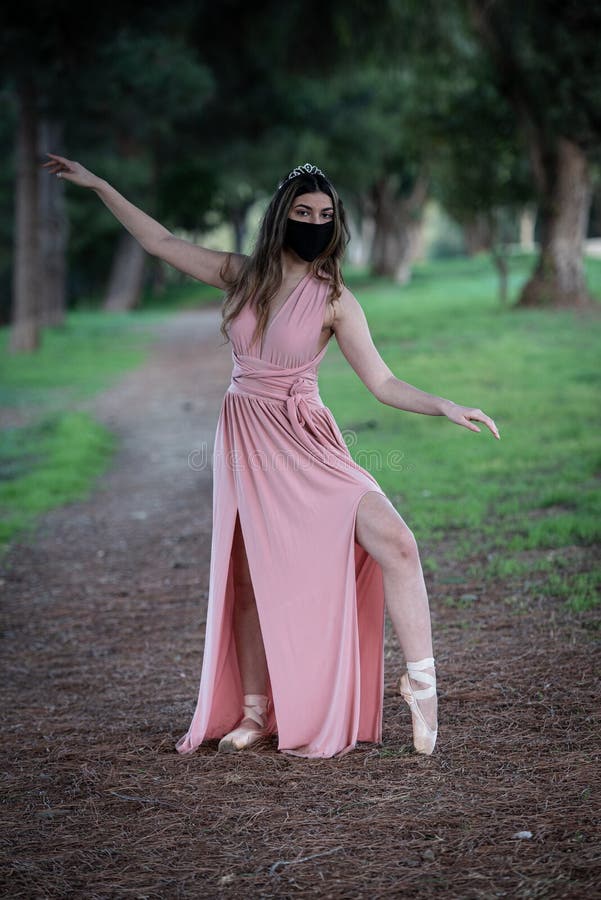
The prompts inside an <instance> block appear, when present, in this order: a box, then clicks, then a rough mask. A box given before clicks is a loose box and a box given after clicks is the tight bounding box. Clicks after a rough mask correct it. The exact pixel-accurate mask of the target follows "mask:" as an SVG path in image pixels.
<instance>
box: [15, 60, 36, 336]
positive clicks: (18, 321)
mask: <svg viewBox="0 0 601 900" xmlns="http://www.w3.org/2000/svg"><path fill="white" fill-rule="evenodd" d="M17 104H18V121H17V135H16V184H15V244H14V262H13V297H12V323H11V333H10V341H9V350H10V351H11V352H12V353H22V352H31V351H33V350H36V349H37V348H38V347H39V344H40V322H39V297H38V293H39V284H40V278H39V247H38V165H37V162H38V159H37V143H38V142H37V131H38V127H37V108H36V92H35V88H34V85H33V81H32V79H31V77H30V76H29V75H23V76H22V77H21V78H20V79H19V81H18V84H17Z"/></svg>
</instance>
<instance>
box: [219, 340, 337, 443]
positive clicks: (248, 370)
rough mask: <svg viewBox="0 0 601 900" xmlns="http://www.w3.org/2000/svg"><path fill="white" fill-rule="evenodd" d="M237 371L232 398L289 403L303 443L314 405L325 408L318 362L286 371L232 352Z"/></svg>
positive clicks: (229, 391) (231, 388) (232, 383)
mask: <svg viewBox="0 0 601 900" xmlns="http://www.w3.org/2000/svg"><path fill="white" fill-rule="evenodd" d="M232 358H233V360H234V367H233V370H232V380H231V383H230V386H229V388H228V393H230V394H246V395H247V396H251V397H262V398H264V399H266V400H279V401H282V402H283V403H285V405H286V410H287V412H288V418H289V419H290V422H291V424H292V427H293V428H294V431H295V432H296V433H297V435H298V436H299V437H300V438H301V439H302V436H303V432H302V429H303V427H309V428H310V427H311V426H312V420H311V405H314V406H322V407H323V406H324V403H323V401H322V399H321V397H320V396H319V387H318V382H317V372H316V371H315V361H314V360H310V361H309V362H308V363H305V364H304V365H302V366H296V367H294V368H288V369H287V368H283V367H281V366H276V365H274V364H273V363H269V362H266V361H265V360H262V359H259V358H258V357H254V356H244V355H239V354H236V353H235V352H234V351H232Z"/></svg>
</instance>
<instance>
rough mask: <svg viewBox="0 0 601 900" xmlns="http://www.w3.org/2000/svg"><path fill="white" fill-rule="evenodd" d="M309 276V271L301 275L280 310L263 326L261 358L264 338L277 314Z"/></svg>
mask: <svg viewBox="0 0 601 900" xmlns="http://www.w3.org/2000/svg"><path fill="white" fill-rule="evenodd" d="M310 274H311V272H310V271H309V272H307V273H306V274H305V275H303V277H302V278H301V280H300V281H299V282H298V283H297V284H295V286H294V287H293V288H292V290H291V291H290V293H289V294H288V296H287V297H286V299H285V300H284V302H283V303H282V305H281V306H280V308H279V309H278V310H276V313H275V315H274V316H272V318H271V321H270V322H268V323H267V325H266V326H265V331H264V332H263V339H262V341H261V351H260V355H261V356H263V346H264V344H265V338H266V336H267V332H268V331H269V329H270V328H271V326H272V325H273V323H274V322H275V320H276V319H277V317H278V316H279V314H280V313H281V311H282V310H283V309H284V307H285V306H286V305H287V303H288V301H289V300H290V298H291V297H292V296H293V295H294V294H295V293H296V291H297V290H298V289H299V287H300V286H301V284H302V283H303V281H304V280H305V279H306V278H308V277H309V275H310Z"/></svg>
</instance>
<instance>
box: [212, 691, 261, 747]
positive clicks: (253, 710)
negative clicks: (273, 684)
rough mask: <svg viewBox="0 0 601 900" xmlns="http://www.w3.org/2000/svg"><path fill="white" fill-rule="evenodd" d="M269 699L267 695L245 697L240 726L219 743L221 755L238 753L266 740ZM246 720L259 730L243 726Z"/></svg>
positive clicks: (246, 695) (248, 695)
mask: <svg viewBox="0 0 601 900" xmlns="http://www.w3.org/2000/svg"><path fill="white" fill-rule="evenodd" d="M268 704H269V698H268V697H266V696H265V694H245V695H244V707H243V709H244V715H243V717H242V720H241V722H240V724H239V725H237V726H236V728H234V730H233V731H230V732H229V734H226V735H225V736H224V737H222V738H221V740H220V741H219V746H218V748H217V749H218V751H219V752H221V753H224V752H225V753H236V752H238V750H246V749H247V748H248V747H252V746H254V745H255V744H258V743H260V742H262V741H264V740H265V737H266V732H265V725H266V722H267V707H268ZM245 719H252V721H253V722H255V723H256V724H257V725H258V726H259V728H253V727H252V726H250V725H243V724H242V723H243V722H244V720H245Z"/></svg>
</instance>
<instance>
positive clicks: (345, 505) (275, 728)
mask: <svg viewBox="0 0 601 900" xmlns="http://www.w3.org/2000/svg"><path fill="white" fill-rule="evenodd" d="M328 293H329V284H328V282H327V281H321V280H320V279H318V278H316V277H315V276H313V275H311V274H310V273H309V274H308V275H306V276H305V277H304V278H303V279H302V280H301V282H300V283H299V284H298V285H297V286H296V288H295V289H294V290H293V291H292V293H291V294H290V295H289V296H288V298H287V299H286V301H285V303H284V305H283V306H281V307H280V308H279V309H278V310H277V311H276V313H275V316H273V318H272V319H271V321H270V322H269V323H268V327H267V331H266V333H265V335H264V338H263V347H262V349H261V351H260V352H259V348H258V345H257V344H255V346H254V347H253V348H251V347H250V341H251V339H252V332H253V329H254V326H255V322H256V319H255V313H254V310H253V308H252V307H251V306H250V305H249V304H247V305H246V306H245V307H244V308H243V310H242V312H241V313H240V314H239V315H238V316H237V317H236V319H235V320H234V321H233V322H232V323H231V324H230V338H231V341H232V359H233V363H234V365H233V371H232V380H231V384H230V386H229V388H228V390H227V392H226V394H225V396H224V399H223V403H222V406H221V409H220V412H219V418H218V421H217V429H216V433H215V445H214V450H213V532H212V542H211V565H210V575H209V599H208V613H207V623H206V636H205V645H204V655H203V663H202V672H201V678H200V689H199V693H198V701H197V704H196V710H195V712H194V715H193V718H192V721H191V723H190V727H189V729H188V731H187V733H186V734H185V735H183V736H182V737H181V738H180V739H179V740H178V742H177V744H176V745H175V746H176V749H177V750H178V751H179V752H180V753H191V752H192V751H194V750H195V749H196V748H197V747H198V746H199V745H200V744H201V743H202V742H203V741H204V740H208V739H214V738H221V737H223V735H225V734H227V733H228V732H229V731H231V730H232V729H233V728H234V727H235V726H236V725H237V724H238V723H239V721H240V718H241V715H242V700H243V691H242V686H241V681H240V673H239V669H238V662H237V654H236V647H235V642H234V631H233V625H232V612H233V606H234V585H233V576H232V566H231V548H232V539H233V534H234V526H235V522H236V513H238V514H239V517H240V526H241V529H242V534H243V537H244V544H245V547H246V554H247V558H248V564H249V569H250V574H251V579H252V583H253V588H254V594H255V599H256V604H257V610H258V615H259V621H260V625H261V632H262V636H263V642H264V646H265V654H266V658H267V666H268V671H269V682H270V684H269V687H268V694H269V697H270V699H271V703H270V705H269V707H268V709H269V715H268V723H267V728H268V731H269V733H271V734H277V738H278V744H277V749H278V750H280V751H282V752H284V753H288V754H292V755H295V756H303V757H331V756H342V755H343V754H345V753H347V752H348V751H350V750H352V749H353V748H354V747H355V745H356V742H357V741H370V742H378V743H379V742H381V740H382V706H383V688H384V663H383V660H384V654H383V647H384V590H383V579H382V569H381V567H380V565H379V563H377V562H376V561H375V560H374V559H373V557H372V556H370V555H369V554H368V553H367V551H365V550H364V549H363V547H361V545H360V544H358V543H357V542H356V539H355V518H356V512H357V507H358V505H359V501H360V500H361V498H362V497H363V496H364V494H365V493H366V492H368V491H376V492H377V493H380V494H384V491H383V490H382V488H381V487H380V486H379V484H378V483H377V481H376V480H375V479H374V478H373V476H372V475H370V473H369V472H367V471H366V470H365V469H363V468H361V466H359V465H358V464H357V463H356V462H355V461H354V460H353V458H352V457H351V455H350V453H349V450H348V447H347V445H346V443H345V441H344V438H343V436H342V434H341V432H340V429H339V428H338V425H337V424H336V422H335V420H334V416H333V415H332V413H331V411H330V410H329V408H328V407H327V406H325V405H324V403H323V401H322V400H321V397H320V396H319V390H318V383H317V370H318V368H319V364H320V363H321V360H322V359H323V357H324V356H325V353H326V351H327V349H328V346H329V344H326V346H325V347H323V349H322V350H321V351H320V352H319V353H316V352H315V350H316V347H317V346H318V344H319V338H320V332H321V328H322V324H323V321H324V317H325V312H326V304H327V297H328Z"/></svg>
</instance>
